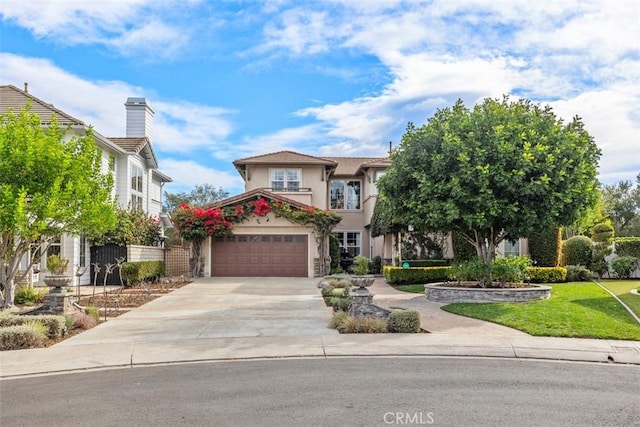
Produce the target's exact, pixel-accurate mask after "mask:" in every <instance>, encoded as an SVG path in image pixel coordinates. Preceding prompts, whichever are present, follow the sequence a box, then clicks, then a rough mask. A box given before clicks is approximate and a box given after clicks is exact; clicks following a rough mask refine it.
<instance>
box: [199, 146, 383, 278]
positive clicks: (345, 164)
mask: <svg viewBox="0 0 640 427" xmlns="http://www.w3.org/2000/svg"><path fill="white" fill-rule="evenodd" d="M233 164H234V166H235V167H236V169H237V170H238V172H239V173H240V175H241V176H242V178H243V179H244V182H245V192H244V193H242V194H240V195H238V196H234V197H231V198H228V199H225V200H223V201H221V202H218V203H216V205H217V206H233V205H235V204H237V203H240V202H243V201H246V200H250V199H255V198H257V197H264V198H266V199H269V200H272V201H281V202H286V203H290V204H292V205H294V206H296V207H300V208H304V207H308V206H314V207H317V208H320V209H330V210H335V211H337V212H338V214H340V216H342V221H341V222H340V224H338V226H337V227H336V228H335V230H334V234H335V235H336V236H337V237H338V240H339V241H340V244H341V246H342V247H343V249H344V250H345V251H347V252H349V254H351V256H355V255H360V254H361V255H364V256H367V257H369V258H373V257H375V256H376V255H379V256H381V257H383V258H391V250H392V242H391V240H388V242H387V244H386V245H385V244H383V241H384V239H383V238H382V237H379V238H375V239H373V238H371V236H370V232H369V224H370V222H371V215H372V213H373V206H374V205H375V200H376V197H377V193H378V191H377V189H376V180H377V178H378V177H379V176H380V175H381V174H382V173H383V172H384V170H385V169H386V168H387V167H388V166H389V164H390V163H389V159H387V158H369V157H358V158H355V157H353V158H350V157H314V156H309V155H306V154H301V153H296V152H292V151H280V152H277V153H270V154H265V155H260V156H254V157H248V158H244V159H239V160H236V161H234V162H233ZM270 215H271V216H270V217H268V218H267V219H264V218H254V219H252V220H251V221H248V222H246V223H242V224H237V225H236V226H235V228H234V236H233V237H227V238H216V239H213V241H211V239H209V240H208V241H207V242H205V245H204V246H203V256H204V257H205V266H204V272H205V275H212V276H302V277H313V276H315V275H317V272H318V271H319V270H318V266H319V256H318V250H317V245H316V242H315V237H314V235H313V233H312V232H311V230H310V229H308V228H306V227H304V226H301V225H298V224H294V223H291V222H289V221H287V220H285V219H283V218H275V217H273V216H272V214H270Z"/></svg>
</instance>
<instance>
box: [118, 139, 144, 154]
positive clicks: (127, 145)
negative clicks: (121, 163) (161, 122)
mask: <svg viewBox="0 0 640 427" xmlns="http://www.w3.org/2000/svg"><path fill="white" fill-rule="evenodd" d="M109 139H110V140H111V141H113V143H114V144H116V145H117V146H118V147H120V148H122V149H123V150H125V151H128V152H129V153H134V154H138V153H139V152H140V150H142V149H143V148H144V146H145V145H147V144H148V143H149V138H147V137H146V136H136V137H111V136H110V137H109Z"/></svg>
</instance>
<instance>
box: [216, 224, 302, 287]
mask: <svg viewBox="0 0 640 427" xmlns="http://www.w3.org/2000/svg"><path fill="white" fill-rule="evenodd" d="M307 247H308V246H307V236H306V235H304V234H300V235H290V234H289V235H287V234H283V235H236V236H231V237H219V238H215V239H214V240H213V245H212V247H211V275H212V276H217V277H224V276H235V277H242V276H251V277H255V276H264V277H307V276H308V267H307V266H308V254H307Z"/></svg>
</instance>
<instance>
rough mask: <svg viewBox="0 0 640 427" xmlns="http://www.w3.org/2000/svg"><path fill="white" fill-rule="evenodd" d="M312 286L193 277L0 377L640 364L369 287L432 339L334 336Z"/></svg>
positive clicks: (1, 356) (617, 347) (634, 355)
mask: <svg viewBox="0 0 640 427" xmlns="http://www.w3.org/2000/svg"><path fill="white" fill-rule="evenodd" d="M317 281H318V280H317V279H281V278H277V279H274V278H264V279H263V278H260V279H255V278H204V279H198V280H196V281H195V282H193V283H191V284H189V285H187V286H185V287H183V288H181V289H178V290H176V291H174V292H172V293H170V294H168V295H166V296H163V297H161V298H159V299H156V300H153V301H151V302H149V303H147V304H145V305H143V306H141V307H139V308H138V309H135V310H132V311H131V312H129V313H126V314H124V315H122V316H120V317H118V318H115V319H113V320H109V321H108V322H106V323H103V324H101V325H99V326H97V327H95V328H93V329H91V330H89V331H86V332H83V333H82V334H79V335H76V336H74V337H72V338H69V339H68V340H65V341H63V342H61V343H59V344H57V345H55V346H53V347H51V348H44V349H33V350H16V351H4V352H0V377H2V378H15V377H20V376H28V375H38V374H46V373H61V372H73V371H82V370H87V369H104V368H118V367H135V366H145V365H153V364H164V363H182V362H197V361H209V360H240V359H261V358H284V357H349V356H472V357H505V358H533V359H553V360H573V361H588V362H613V363H628V364H638V365H640V342H637V341H615V340H595V339H571V338H540V337H531V336H529V335H527V334H524V333H522V332H519V331H514V330H513V329H510V328H504V327H501V326H500V327H498V328H494V327H495V326H499V325H493V324H488V323H487V322H482V321H476V320H473V319H466V318H463V317H460V316H456V315H452V314H449V313H445V312H443V311H442V310H440V309H439V305H435V306H434V305H433V303H430V302H429V301H426V299H425V297H424V296H422V295H411V294H405V293H398V291H395V290H394V289H386V288H385V286H387V285H385V284H384V283H376V284H375V285H374V287H373V289H372V290H373V292H374V293H376V294H377V295H376V298H375V299H374V301H375V302H376V303H380V304H385V305H402V306H414V307H415V308H418V309H419V310H420V311H421V316H422V319H423V322H424V325H423V326H424V327H425V328H427V329H428V330H430V331H431V332H433V333H429V334H367V335H365V334H362V335H340V334H338V333H337V332H336V331H334V330H331V329H328V328H327V327H326V325H327V323H328V321H329V319H330V316H331V314H330V311H329V310H328V309H327V308H326V307H325V305H324V302H323V301H322V298H321V297H320V292H319V290H318V289H317V288H316V283H317ZM387 287H388V286H387ZM389 303H392V304H389ZM450 316H452V317H450ZM470 320H473V322H471V323H468V321H470ZM476 322H477V323H476Z"/></svg>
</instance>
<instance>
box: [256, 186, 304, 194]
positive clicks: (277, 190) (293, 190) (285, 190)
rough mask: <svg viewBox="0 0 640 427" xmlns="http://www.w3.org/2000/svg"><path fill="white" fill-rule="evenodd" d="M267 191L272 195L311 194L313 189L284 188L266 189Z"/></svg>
mask: <svg viewBox="0 0 640 427" xmlns="http://www.w3.org/2000/svg"><path fill="white" fill-rule="evenodd" d="M265 190H267V191H271V192H272V193H310V192H311V187H298V188H282V187H265Z"/></svg>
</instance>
